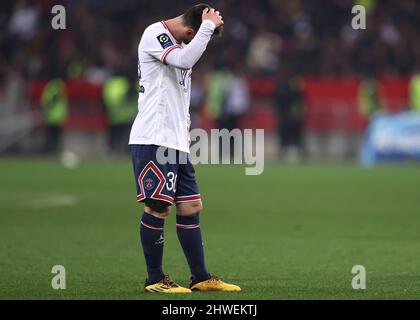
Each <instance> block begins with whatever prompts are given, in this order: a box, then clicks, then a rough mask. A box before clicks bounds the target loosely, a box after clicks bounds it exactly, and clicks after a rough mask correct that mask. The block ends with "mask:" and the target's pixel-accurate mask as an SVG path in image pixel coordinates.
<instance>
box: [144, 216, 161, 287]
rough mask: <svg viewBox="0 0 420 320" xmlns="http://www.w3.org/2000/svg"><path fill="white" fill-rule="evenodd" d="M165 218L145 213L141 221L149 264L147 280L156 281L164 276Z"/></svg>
mask: <svg viewBox="0 0 420 320" xmlns="http://www.w3.org/2000/svg"><path fill="white" fill-rule="evenodd" d="M164 222H165V220H164V219H159V218H156V217H154V216H152V215H151V214H148V213H143V217H142V219H141V221H140V240H141V244H142V246H143V252H144V258H145V260H146V265H147V275H148V277H147V280H148V282H149V283H155V282H158V281H160V280H162V279H163V278H164V276H165V275H164V273H163V271H162V257H163V242H164V238H163V225H164Z"/></svg>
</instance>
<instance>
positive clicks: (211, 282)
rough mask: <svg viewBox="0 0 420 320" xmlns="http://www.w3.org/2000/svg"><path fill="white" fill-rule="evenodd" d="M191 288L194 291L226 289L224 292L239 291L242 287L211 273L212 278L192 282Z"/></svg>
mask: <svg viewBox="0 0 420 320" xmlns="http://www.w3.org/2000/svg"><path fill="white" fill-rule="evenodd" d="M190 289H191V290H193V291H203V292H207V291H224V292H239V291H241V288H240V287H239V286H237V285H234V284H230V283H226V282H223V281H222V280H220V279H219V278H218V277H215V276H212V275H210V279H207V280H204V281H201V282H198V283H193V282H191V284H190Z"/></svg>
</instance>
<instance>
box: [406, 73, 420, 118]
mask: <svg viewBox="0 0 420 320" xmlns="http://www.w3.org/2000/svg"><path fill="white" fill-rule="evenodd" d="M409 100H410V102H409V103H410V108H411V109H412V110H414V111H418V112H420V72H418V73H416V74H414V75H413V76H412V77H411V79H410V89H409Z"/></svg>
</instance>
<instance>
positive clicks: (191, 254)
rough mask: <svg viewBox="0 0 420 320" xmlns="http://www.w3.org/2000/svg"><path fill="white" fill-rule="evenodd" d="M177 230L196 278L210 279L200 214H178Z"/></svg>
mask: <svg viewBox="0 0 420 320" xmlns="http://www.w3.org/2000/svg"><path fill="white" fill-rule="evenodd" d="M176 231H177V234H178V239H179V242H180V243H181V246H182V249H183V250H184V254H185V257H186V258H187V261H188V265H189V266H190V270H191V274H192V276H193V277H194V280H195V281H203V280H206V279H208V278H209V274H208V272H207V270H206V267H205V264H204V250H203V240H202V238H201V231H200V224H199V218H198V214H196V215H193V216H179V215H177V216H176Z"/></svg>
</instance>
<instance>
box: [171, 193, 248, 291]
mask: <svg viewBox="0 0 420 320" xmlns="http://www.w3.org/2000/svg"><path fill="white" fill-rule="evenodd" d="M202 209H203V205H202V203H201V200H198V201H190V202H181V203H177V204H176V212H177V216H176V227H177V228H176V229H177V234H178V239H179V242H180V243H181V246H182V249H183V250H184V254H185V257H186V258H187V261H188V265H189V266H190V270H191V284H190V288H191V290H196V291H241V288H240V287H238V286H236V285H233V284H229V283H225V282H223V281H222V280H220V279H219V278H217V277H215V276H213V275H211V274H210V273H208V272H207V270H206V267H205V263H204V250H203V240H202V237H201V230H200V223H199V214H200V212H201V210H202Z"/></svg>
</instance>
